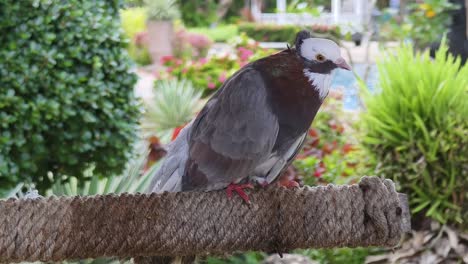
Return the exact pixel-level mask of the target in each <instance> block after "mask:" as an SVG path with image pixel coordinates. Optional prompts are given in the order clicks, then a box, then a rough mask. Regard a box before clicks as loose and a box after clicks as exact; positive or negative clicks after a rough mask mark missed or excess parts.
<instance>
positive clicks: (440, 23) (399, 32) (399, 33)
mask: <svg viewBox="0 0 468 264" xmlns="http://www.w3.org/2000/svg"><path fill="white" fill-rule="evenodd" d="M451 2H453V1H449V0H423V1H418V3H412V4H410V5H409V8H410V12H409V14H408V15H407V16H405V17H404V19H403V21H400V20H401V18H399V17H392V15H391V14H390V12H391V11H387V10H386V11H385V13H384V14H385V15H384V16H382V19H381V21H380V24H381V29H380V30H379V31H380V36H381V37H382V38H383V39H386V40H388V39H392V40H393V39H399V40H406V39H411V40H413V42H414V43H415V47H416V48H419V49H423V48H426V47H428V46H429V45H430V44H431V43H432V42H436V41H440V38H441V36H442V35H443V34H444V33H447V30H448V25H449V24H450V22H451V21H450V20H451V19H450V16H451V14H450V11H453V10H455V9H457V5H455V4H453V3H451ZM389 17H390V19H388V18H389Z"/></svg>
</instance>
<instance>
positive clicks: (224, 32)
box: [188, 25, 239, 42]
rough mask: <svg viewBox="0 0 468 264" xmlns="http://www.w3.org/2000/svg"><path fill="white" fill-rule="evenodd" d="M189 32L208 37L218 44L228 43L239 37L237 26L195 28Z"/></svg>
mask: <svg viewBox="0 0 468 264" xmlns="http://www.w3.org/2000/svg"><path fill="white" fill-rule="evenodd" d="M188 31H189V32H193V33H198V34H203V35H207V36H208V37H209V38H210V39H212V40H214V41H216V42H226V41H228V40H229V39H231V38H233V37H235V36H237V35H238V33H239V30H238V28H237V26H236V25H218V26H216V27H214V28H207V27H195V28H189V29H188Z"/></svg>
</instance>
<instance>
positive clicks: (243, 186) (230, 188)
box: [226, 183, 254, 204]
mask: <svg viewBox="0 0 468 264" xmlns="http://www.w3.org/2000/svg"><path fill="white" fill-rule="evenodd" d="M246 188H249V189H253V188H254V186H253V185H252V184H251V183H246V184H234V183H231V184H229V185H228V187H227V188H226V194H227V196H228V198H231V197H232V192H233V191H235V192H236V193H237V194H238V195H239V196H240V197H241V198H242V200H244V202H246V203H247V204H250V199H249V196H247V194H246V193H245V192H244V189H246Z"/></svg>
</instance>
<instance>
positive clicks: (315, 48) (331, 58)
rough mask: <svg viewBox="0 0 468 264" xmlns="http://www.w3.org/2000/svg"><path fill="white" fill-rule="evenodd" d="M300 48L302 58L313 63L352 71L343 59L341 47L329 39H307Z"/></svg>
mask: <svg viewBox="0 0 468 264" xmlns="http://www.w3.org/2000/svg"><path fill="white" fill-rule="evenodd" d="M300 48H301V50H300V54H301V56H302V57H303V58H305V59H307V60H309V61H311V62H315V63H316V64H322V63H323V64H325V63H327V64H329V65H323V66H328V67H326V68H329V67H330V66H335V68H342V69H345V70H351V67H350V66H349V65H348V64H347V63H346V61H345V60H344V59H343V58H342V57H341V52H340V47H339V46H338V45H337V44H336V43H335V42H333V41H331V40H329V39H322V38H307V39H304V40H303V41H302V44H301V45H300Z"/></svg>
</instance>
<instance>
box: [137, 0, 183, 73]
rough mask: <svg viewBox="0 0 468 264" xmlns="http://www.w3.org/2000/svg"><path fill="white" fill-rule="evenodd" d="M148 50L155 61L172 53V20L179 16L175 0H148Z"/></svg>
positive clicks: (158, 61)
mask: <svg viewBox="0 0 468 264" xmlns="http://www.w3.org/2000/svg"><path fill="white" fill-rule="evenodd" d="M145 3H146V8H147V22H146V23H147V31H148V50H149V52H150V54H151V59H152V61H153V63H156V64H158V63H160V59H161V57H163V56H167V55H172V45H173V43H172V41H173V38H174V28H173V24H172V22H173V21H174V20H175V19H177V18H178V17H179V15H180V14H179V9H178V7H177V5H176V3H175V0H146V1H145Z"/></svg>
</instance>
